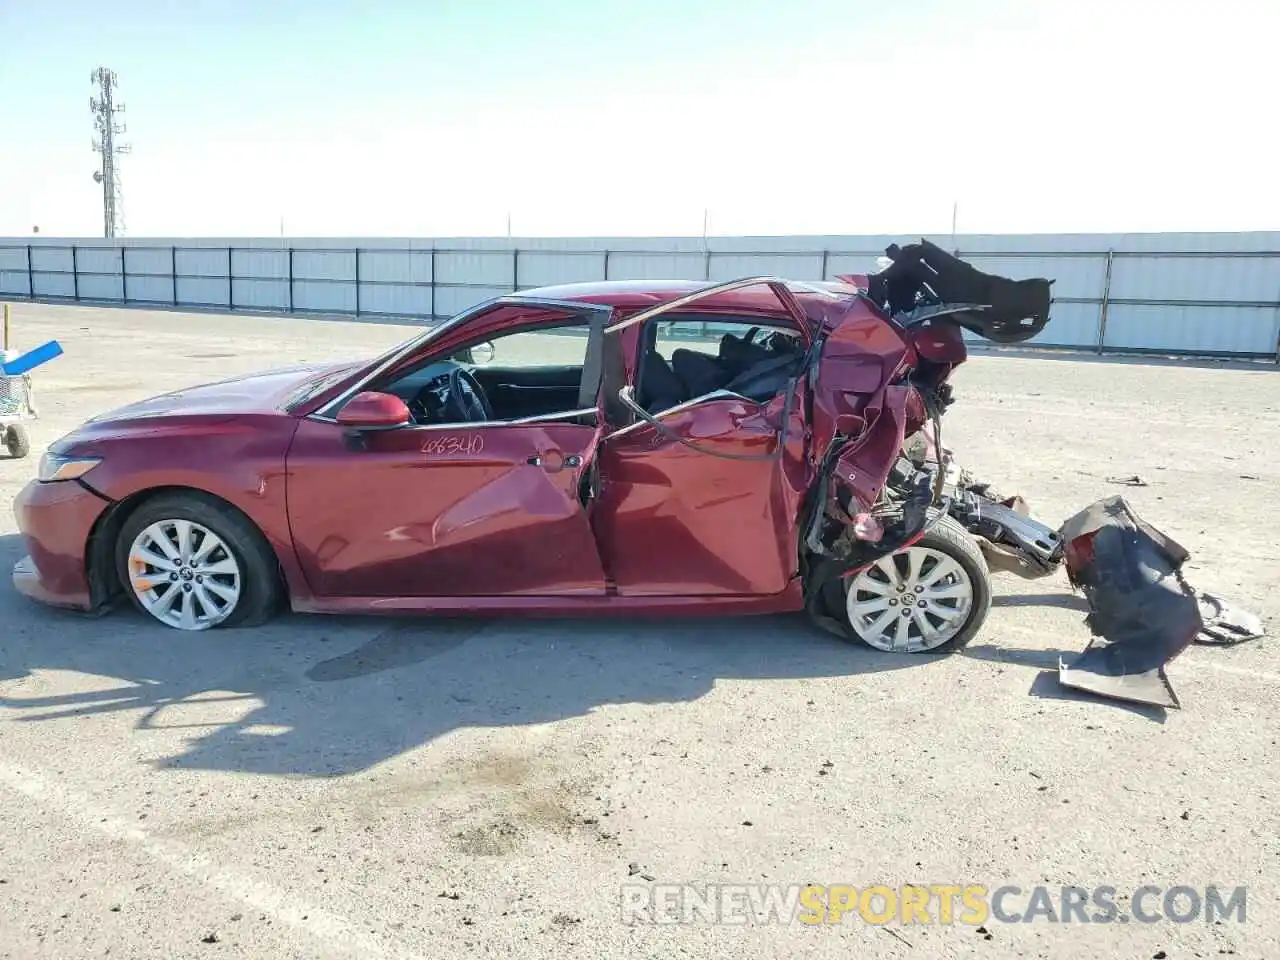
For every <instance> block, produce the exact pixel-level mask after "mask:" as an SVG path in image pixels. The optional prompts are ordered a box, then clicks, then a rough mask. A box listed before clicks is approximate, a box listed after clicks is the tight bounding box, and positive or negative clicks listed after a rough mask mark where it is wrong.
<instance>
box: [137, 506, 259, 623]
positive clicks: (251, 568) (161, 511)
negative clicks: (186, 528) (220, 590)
mask: <svg viewBox="0 0 1280 960" xmlns="http://www.w3.org/2000/svg"><path fill="white" fill-rule="evenodd" d="M165 520H190V521H192V522H194V523H198V524H200V525H201V526H203V527H206V528H208V529H209V530H211V531H212V532H213V533H215V534H217V535H218V537H220V538H221V539H222V542H223V543H225V544H226V545H227V547H228V549H229V550H230V551H231V553H232V554H234V556H235V560H236V562H237V563H238V564H239V566H240V570H241V583H242V587H241V591H240V598H239V600H238V601H237V602H236V608H235V610H233V611H232V612H231V613H230V614H229V615H228V616H227V618H226V619H225V620H223V621H222V622H221V623H218V624H217V625H216V626H215V627H214V628H213V629H225V628H228V627H253V626H258V625H260V624H263V623H266V622H267V621H268V620H270V619H271V618H272V617H273V616H274V615H275V614H276V612H277V611H278V610H279V609H280V606H281V603H282V601H283V599H284V588H283V584H282V581H281V577H280V568H279V564H278V563H277V561H276V557H275V554H274V552H273V551H272V550H271V546H270V545H269V544H268V543H267V540H266V538H265V537H264V536H263V535H262V533H261V531H259V530H258V528H257V527H256V526H254V525H253V523H252V521H250V520H249V519H248V518H247V517H246V516H245V515H244V514H242V513H241V512H240V511H239V510H237V509H235V508H234V507H232V506H230V505H229V504H227V503H224V502H223V501H221V500H217V499H215V498H213V497H210V496H207V495H204V494H200V493H196V492H194V491H193V492H190V493H164V494H158V495H157V496H155V497H152V498H151V499H149V500H146V501H144V502H143V503H142V504H141V505H140V506H139V507H138V508H137V509H136V510H134V511H133V513H131V514H130V515H129V516H128V518H127V519H126V520H125V521H124V524H123V525H122V526H121V528H120V536H119V537H118V538H117V540H116V549H115V559H116V572H117V576H119V578H120V584H121V586H122V587H123V588H124V592H125V593H126V594H128V596H129V599H130V600H131V601H132V603H133V605H134V606H135V607H136V608H137V609H138V610H140V611H141V612H143V613H144V614H146V615H147V617H148V619H151V620H155V618H154V617H152V616H151V614H150V613H148V612H147V610H146V608H145V607H144V606H143V605H142V603H141V602H140V601H139V600H138V597H137V596H136V595H135V594H134V592H133V590H132V589H131V588H130V586H129V583H130V580H129V550H130V548H131V547H132V545H133V541H134V540H135V539H136V538H137V536H138V534H140V533H141V532H142V531H143V530H145V529H146V528H147V527H149V526H151V525H152V524H153V523H159V522H161V521H165ZM155 622H160V621H155Z"/></svg>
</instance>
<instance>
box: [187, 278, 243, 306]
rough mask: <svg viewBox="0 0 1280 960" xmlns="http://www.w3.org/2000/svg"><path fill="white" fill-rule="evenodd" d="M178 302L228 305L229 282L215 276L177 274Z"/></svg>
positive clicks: (195, 304)
mask: <svg viewBox="0 0 1280 960" xmlns="http://www.w3.org/2000/svg"><path fill="white" fill-rule="evenodd" d="M178 302H179V303H184V304H189V305H191V306H193V307H226V306H230V305H231V284H230V282H229V281H227V280H219V279H217V278H201V277H183V276H179V277H178Z"/></svg>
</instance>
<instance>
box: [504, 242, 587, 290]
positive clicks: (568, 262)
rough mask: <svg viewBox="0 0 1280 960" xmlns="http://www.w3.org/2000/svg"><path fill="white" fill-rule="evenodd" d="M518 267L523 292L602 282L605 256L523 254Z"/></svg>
mask: <svg viewBox="0 0 1280 960" xmlns="http://www.w3.org/2000/svg"><path fill="white" fill-rule="evenodd" d="M517 267H518V273H519V281H520V288H521V289H524V288H526V287H549V286H552V285H554V284H558V283H575V282H577V281H579V280H603V279H604V254H603V253H558V252H554V251H548V252H544V251H526V250H521V251H520V262H519V264H517Z"/></svg>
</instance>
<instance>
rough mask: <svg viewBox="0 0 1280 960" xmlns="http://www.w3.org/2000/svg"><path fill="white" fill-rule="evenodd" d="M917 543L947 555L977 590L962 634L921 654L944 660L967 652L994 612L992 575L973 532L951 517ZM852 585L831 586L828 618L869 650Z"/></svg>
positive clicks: (840, 582)
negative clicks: (851, 605) (854, 612)
mask: <svg viewBox="0 0 1280 960" xmlns="http://www.w3.org/2000/svg"><path fill="white" fill-rule="evenodd" d="M917 543H918V545H919V546H922V547H927V548H928V549H930V550H936V551H938V552H939V553H942V554H946V555H947V556H948V557H950V558H951V559H952V560H954V561H955V562H956V563H958V564H959V565H960V567H961V568H962V569H963V570H964V572H965V573H966V574H967V575H968V578H969V582H970V585H971V588H972V590H973V605H972V606H971V607H970V610H969V615H968V617H967V618H966V619H965V623H964V626H963V627H962V628H961V629H960V632H959V633H957V634H956V635H955V636H954V637H952V638H951V639H950V640H948V641H947V642H946V643H943V644H940V645H939V646H936V647H933V648H932V649H929V650H924V651H919V653H923V654H925V655H933V656H942V655H945V654H949V653H955V652H956V651H958V650H963V649H964V648H965V647H966V646H968V644H969V641H971V640H972V639H973V638H974V637H975V636H977V634H978V631H979V630H981V629H982V625H983V623H985V622H986V619H987V613H988V612H989V611H990V610H991V572H990V570H989V569H988V567H987V561H986V558H984V557H983V555H982V551H981V550H980V549H979V547H978V544H977V542H976V541H975V540H974V539H973V537H971V536H969V531H967V530H966V529H965V528H964V527H963V526H961V525H960V524H959V523H958V522H957V521H956V520H953V519H952V518H951V517H942V518H941V519H940V520H938V521H937V522H936V523H935V524H934V525H933V526H932V527H931V528H930V529H929V532H928V533H926V534H925V535H924V536H923V537H922V538H921V539H920V540H919V541H918V542H917ZM852 582H853V578H849V579H847V580H838V581H836V582H835V583H830V584H827V586H826V588H825V590H824V591H823V596H822V599H823V601H824V603H825V605H826V608H827V614H828V615H829V616H831V617H833V618H834V619H835V620H836V621H837V622H839V623H840V624H841V625H842V626H844V628H845V635H846V636H847V637H848V638H849V640H851V641H852V642H855V643H859V644H863V645H867V646H869V644H866V641H864V640H863V639H862V638H861V637H859V636H858V634H857V633H856V632H855V631H854V629H853V628H852V626H850V623H849V615H848V609H847V606H846V600H847V597H848V591H849V588H850V585H851V584H852Z"/></svg>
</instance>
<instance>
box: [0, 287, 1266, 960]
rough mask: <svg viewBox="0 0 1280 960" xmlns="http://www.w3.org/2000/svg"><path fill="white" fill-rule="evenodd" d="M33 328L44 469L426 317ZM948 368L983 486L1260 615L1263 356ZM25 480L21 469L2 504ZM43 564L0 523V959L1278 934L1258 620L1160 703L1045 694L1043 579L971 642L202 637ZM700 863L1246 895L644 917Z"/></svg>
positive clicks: (1064, 635)
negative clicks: (86, 598)
mask: <svg viewBox="0 0 1280 960" xmlns="http://www.w3.org/2000/svg"><path fill="white" fill-rule="evenodd" d="M14 333H15V336H16V337H17V338H18V341H19V344H20V345H22V346H25V347H30V346H34V345H36V344H38V343H41V342H43V341H44V340H46V339H51V338H55V337H56V338H58V339H59V340H61V342H62V344H63V346H64V347H65V349H66V351H67V353H66V355H65V356H64V357H62V358H60V359H59V360H57V361H55V362H54V363H52V364H50V365H48V366H46V367H44V368H42V369H41V370H39V371H38V372H37V385H38V388H39V390H40V394H41V399H42V414H43V418H42V419H41V421H40V422H39V423H38V424H36V425H35V429H34V437H33V440H34V445H35V447H36V448H37V451H39V450H41V449H43V447H44V446H45V445H46V444H47V443H49V442H51V441H53V440H54V439H56V438H58V437H59V436H61V435H62V434H63V433H65V432H67V431H68V430H70V429H72V428H73V427H75V426H76V425H77V424H78V423H80V422H81V421H82V420H84V419H85V418H87V417H89V416H91V415H93V414H96V413H100V412H103V411H105V410H107V409H109V408H112V407H115V406H118V405H120V404H123V403H125V402H127V401H131V400H135V399H140V398H143V397H146V396H149V395H152V394H155V393H159V392H162V391H167V390H170V389H174V388H177V387H180V386H183V385H186V384H193V383H198V382H201V381H207V380H211V379H219V378H223V377H226V376H229V375H232V374H235V373H239V372H247V371H251V370H254V369H259V368H264V367H272V366H280V365H284V364H290V363H293V362H300V361H310V360H317V359H326V358H331V357H356V356H362V355H372V354H374V353H376V352H378V351H380V350H382V349H383V348H384V347H386V346H388V345H390V344H392V343H395V342H397V341H399V340H402V339H404V338H405V337H407V336H408V335H410V334H411V333H412V330H411V329H409V328H407V327H395V326H391V325H377V324H368V323H354V322H336V321H318V320H302V319H282V318H253V317H248V316H231V317H227V316H219V315H213V314H209V315H196V314H175V313H166V312H143V311H125V310H115V309H92V308H76V307H69V306H68V307H54V306H33V305H29V304H17V305H15V307H14ZM956 388H957V394H958V397H959V400H958V402H957V403H956V405H955V406H954V407H953V408H952V411H951V412H950V413H949V414H948V416H947V422H946V425H945V436H944V440H945V442H947V444H948V445H949V446H951V447H953V448H954V449H955V450H956V451H957V452H958V453H959V454H960V455H961V457H962V458H963V459H964V460H965V461H966V462H967V463H968V464H969V465H970V466H971V467H972V468H973V469H975V471H977V472H979V473H981V474H982V475H984V476H985V477H987V478H990V479H991V480H993V481H995V482H996V483H997V484H998V485H999V486H1000V487H1001V488H1003V489H1005V490H1008V491H1010V492H1020V493H1022V494H1023V495H1024V496H1026V497H1027V498H1028V499H1029V500H1030V502H1031V503H1032V506H1033V508H1034V509H1035V511H1036V512H1037V513H1038V514H1039V515H1040V516H1041V517H1042V518H1043V519H1045V520H1046V521H1049V522H1052V523H1057V522H1059V521H1060V520H1061V519H1063V518H1065V517H1066V516H1067V515H1069V514H1070V513H1072V512H1074V511H1075V510H1076V509H1078V508H1080V507H1082V506H1084V505H1085V504H1087V503H1090V502H1092V501H1093V500H1095V499H1097V498H1099V497H1102V496H1106V495H1109V494H1112V493H1116V492H1123V493H1124V494H1125V495H1126V496H1127V497H1128V498H1129V499H1130V502H1131V503H1133V504H1134V505H1135V506H1136V507H1137V509H1138V510H1139V511H1140V512H1141V513H1142V515H1143V516H1144V517H1145V518H1146V519H1147V520H1149V521H1150V522H1152V523H1154V524H1155V525H1156V526H1158V527H1160V528H1162V529H1163V530H1165V532H1167V533H1168V534H1170V535H1171V536H1173V537H1174V538H1175V539H1177V540H1178V541H1180V542H1181V543H1183V544H1184V545H1185V546H1187V547H1188V548H1189V549H1190V550H1191V552H1192V554H1193V557H1192V560H1191V564H1190V568H1189V570H1188V576H1189V578H1190V579H1191V581H1192V582H1193V583H1194V584H1195V585H1196V586H1198V587H1200V588H1202V589H1211V590H1216V591H1218V592H1220V593H1223V594H1225V595H1227V596H1228V597H1231V598H1233V599H1236V600H1238V601H1239V602H1240V603H1241V604H1243V605H1245V606H1248V607H1251V608H1252V609H1254V610H1255V611H1257V612H1259V613H1261V614H1262V615H1263V616H1264V617H1265V618H1266V619H1267V620H1268V623H1269V626H1270V627H1271V629H1272V631H1273V632H1274V630H1275V627H1276V624H1277V623H1278V622H1280V590H1278V589H1277V588H1278V586H1280V576H1278V573H1280V563H1278V562H1277V558H1278V557H1280V547H1277V526H1278V523H1280V521H1278V519H1277V514H1278V513H1280V480H1277V478H1278V477H1280V371H1277V370H1276V369H1275V368H1274V367H1267V366H1259V367H1244V366H1235V367H1232V366H1230V365H1221V364H1201V365H1196V364H1191V363H1187V364H1161V363H1156V362H1151V363H1139V362H1133V363H1130V362H1100V361H1094V360H1089V359H1080V358H1076V359H1065V358H1051V357H1027V356H1025V355H1023V356H1013V355H979V356H975V358H974V359H973V360H972V361H971V362H970V363H969V364H967V365H966V367H965V368H964V369H963V370H962V371H961V372H960V373H959V375H958V378H957V384H956ZM35 468H36V460H35V455H33V457H32V459H30V460H27V461H23V462H11V461H5V460H3V459H0V501H3V502H4V503H5V504H7V503H9V502H10V501H11V499H12V497H13V496H14V495H15V494H16V493H17V492H18V490H19V489H20V488H21V487H22V485H23V484H25V483H26V482H27V480H28V479H29V478H30V477H31V476H32V475H33V473H34V471H35ZM1132 474H1138V475H1140V476H1141V477H1143V478H1144V479H1145V480H1147V481H1148V483H1149V485H1148V486H1144V487H1133V488H1130V487H1121V486H1118V485H1116V484H1115V483H1113V482H1110V481H1109V480H1108V479H1107V478H1108V477H1112V476H1117V475H1126V476H1127V475H1132ZM23 552H24V550H23V547H22V544H21V543H20V541H19V538H18V537H17V536H16V533H15V527H14V522H13V519H12V516H11V515H10V513H9V511H8V510H7V509H5V510H3V511H0V564H2V565H3V568H4V571H5V577H4V580H3V581H2V582H0V957H5V958H13V960H36V958H57V960H73V958H80V957H104V956H109V957H111V958H112V960H118V958H135V957H136V958H155V960H174V958H186V957H222V958H232V957H236V958H240V957H254V958H261V957H267V958H275V957H298V958H326V960H327V958H339V957H341V958H351V957H360V958H364V957H369V958H440V957H462V956H471V955H485V956H494V957H504V958H507V957H549V958H551V957H553V958H564V960H569V958H579V957H580V958H592V960H600V958H616V957H654V958H663V960H670V958H676V957H691V958H704V957H733V958H735V960H750V958H775V957H799V956H806V957H831V958H836V957H840V958H846V957H859V958H864V957H866V958H882V957H883V958H899V957H921V958H925V957H927V958H945V957H970V956H974V957H986V958H1003V957H1051V958H1097V957H1123V958H1139V960H1141V958H1158V957H1167V958H1170V960H1174V958H1176V960H1182V958H1191V957H1203V958H1209V957H1220V956H1228V955H1229V956H1233V957H1241V958H1246V957H1248V958H1274V957H1276V956H1280V903H1278V902H1277V891H1278V889H1280V886H1278V885H1280V839H1278V836H1277V828H1278V826H1280V823H1278V819H1280V818H1278V817H1277V801H1280V784H1277V779H1276V770H1277V759H1280V752H1278V751H1277V746H1276V740H1277V737H1278V736H1280V731H1278V729H1277V717H1280V653H1277V650H1278V647H1277V644H1276V641H1275V640H1273V639H1266V640H1262V641H1260V642H1257V643H1253V644H1246V645H1242V646H1239V647H1235V648H1231V649H1216V648H1206V647H1193V648H1192V649H1190V650H1189V651H1188V652H1187V653H1186V654H1185V655H1184V656H1183V657H1182V658H1180V659H1179V660H1178V661H1177V662H1175V663H1174V664H1173V666H1172V667H1171V669H1170V676H1171V678H1172V682H1173V684H1174V686H1175V688H1176V689H1177V691H1178V693H1179V695H1180V697H1181V698H1182V702H1183V706H1184V709H1183V710H1182V711H1181V712H1177V711H1173V712H1169V713H1168V714H1165V713H1163V712H1161V711H1154V710H1145V709H1137V708H1129V707H1126V706H1122V705H1115V704H1110V703H1106V702H1102V701H1098V700H1093V699H1088V698H1085V697H1083V696H1081V697H1076V696H1071V695H1067V694H1066V693H1065V692H1064V691H1063V690H1062V689H1061V688H1059V686H1058V685H1057V682H1056V675H1055V673H1054V670H1055V668H1056V665H1057V663H1058V658H1059V656H1060V655H1063V654H1070V653H1074V652H1076V651H1078V650H1081V649H1083V647H1084V645H1085V643H1086V641H1087V639H1088V631H1087V629H1086V628H1085V626H1084V623H1083V614H1082V612H1081V609H1082V601H1081V600H1080V599H1079V598H1078V597H1075V596H1073V595H1072V594H1071V592H1070V589H1069V587H1068V585H1067V583H1066V581H1065V577H1061V576H1059V577H1056V578H1053V579H1050V580H1048V581H1041V582H1037V583H1034V584H1029V583H1026V582H1023V581H1019V580H1015V579H1006V578H1000V579H999V580H998V581H997V591H998V595H997V598H996V601H995V603H996V606H995V608H994V609H993V610H992V613H991V616H990V619H989V620H988V622H987V625H986V628H985V630H984V633H983V634H982V635H981V636H980V637H979V638H978V639H977V640H975V641H974V643H973V645H972V646H971V648H970V649H969V650H968V651H967V652H966V653H965V654H964V655H961V656H955V657H951V658H945V659H934V658H919V657H897V656H890V655H881V654H877V653H874V652H873V651H871V650H869V649H864V648H859V647H855V646H851V645H847V644H843V643H841V642H839V641H838V640H836V639H834V638H832V637H829V636H827V635H825V634H823V633H821V632H819V631H817V630H815V629H814V628H812V627H811V626H809V625H808V623H807V622H806V621H805V620H804V619H802V618H800V617H768V618H760V619H750V618H748V619H739V620H713V621H709V622H699V621H689V620H677V621H666V622H643V621H633V620H624V621H614V622H605V621H595V622H560V621H548V622H528V621H523V620H519V619H507V620H490V621H434V622H433V621H430V620H418V621H412V620H374V619H357V618H351V619H346V618H342V619H330V618H319V617H313V618H307V617H300V616H287V617H282V618H281V619H279V620H277V621H275V622H273V623H271V624H270V625H268V626H267V627H265V628H261V629H258V630H246V631H226V632H215V633H211V634H194V635H185V634H182V633H179V632H177V631H171V630H167V629H165V628H162V627H160V626H156V625H152V624H151V623H150V622H148V621H146V620H144V619H143V618H142V617H141V616H139V615H136V614H134V613H132V612H127V611H121V612H117V613H115V614H113V615H111V616H109V617H107V618H104V619H100V620H88V619H83V618H79V617H76V616H73V615H69V614H64V613H59V612H54V611H50V610H45V609H42V608H39V607H37V606H34V605H32V604H30V603H28V602H26V601H24V600H23V599H21V598H20V597H19V596H17V595H16V594H15V593H14V592H13V590H12V589H11V588H10V587H9V585H8V582H7V571H8V569H9V567H10V566H11V565H12V563H13V562H14V561H16V560H17V559H18V558H19V557H20V556H22V554H23ZM707 882H712V883H722V884H744V885H759V884H778V885H782V886H787V885H804V884H831V885H834V884H848V885H852V886H853V887H855V888H864V887H867V886H870V885H875V884H885V885H888V886H889V887H893V888H896V887H900V886H901V885H904V884H911V883H920V884H960V885H964V884H981V885H984V886H986V887H988V888H989V889H992V890H994V888H996V887H999V886H1001V885H1005V884H1009V885H1016V886H1019V887H1021V888H1023V890H1024V891H1025V892H1026V893H1027V894H1029V893H1030V891H1031V889H1032V888H1033V887H1035V886H1036V885H1047V886H1049V887H1051V888H1052V889H1053V890H1054V891H1059V890H1060V888H1061V887H1062V886H1064V885H1078V886H1081V887H1085V888H1089V889H1092V888H1094V887H1097V886H1101V885H1110V886H1113V887H1115V888H1116V889H1117V894H1116V900H1117V903H1118V906H1119V907H1120V911H1121V914H1122V915H1125V916H1127V915H1128V904H1129V901H1128V899H1127V895H1128V894H1130V893H1132V892H1133V891H1135V890H1136V889H1137V888H1139V887H1141V886H1142V885H1144V884H1152V885H1156V886H1159V887H1162V888H1163V887H1172V886H1178V885H1185V886H1190V887H1195V888H1199V889H1201V890H1203V889H1204V887H1206V886H1207V885H1211V884H1216V885H1219V886H1220V887H1223V888H1232V887H1235V886H1244V887H1247V888H1248V890H1247V914H1246V919H1245V922H1244V923H1239V922H1235V920H1233V919H1228V920H1226V921H1224V922H1221V923H1213V922H1206V921H1205V920H1204V919H1196V920H1194V921H1193V922H1189V923H1175V922H1172V921H1170V920H1162V921H1160V922H1155V923H1144V922H1138V921H1137V920H1134V921H1133V922H1128V923H1124V922H1114V923H1109V924H1099V923H1091V924H1083V923H1080V922H1078V920H1077V921H1076V922H1073V923H1071V924H1069V925H1066V924H1053V923H1049V922H1046V921H1044V920H1039V921H1037V922H1034V923H1015V924H1010V923H1003V922H1000V921H998V920H996V919H988V920H987V921H986V922H985V923H983V924H981V927H980V928H979V926H978V925H977V924H966V923H959V922H957V923H953V924H949V925H948V924H942V923H939V922H937V921H938V919H939V918H938V914H937V911H936V910H933V912H932V919H933V920H934V922H933V923H932V924H923V923H915V924H910V925H905V926H904V925H900V924H894V925H892V926H890V927H888V928H883V927H877V926H875V925H872V924H870V923H867V922H864V921H863V920H862V919H859V918H858V917H857V916H856V915H855V916H849V917H847V918H846V919H845V921H844V922H843V923H840V924H818V925H813V926H810V925H806V924H803V923H788V924H784V923H766V924H754V923H753V924H748V925H734V924H731V923H723V924H713V923H710V922H707V921H706V919H705V915H703V916H699V917H697V918H695V919H694V921H693V922H690V923H680V924H671V925H652V924H643V923H634V922H624V920H623V914H622V904H623V903H624V898H625V897H627V896H646V895H647V894H645V893H644V892H643V891H644V890H645V889H649V890H652V889H657V888H658V886H659V885H662V884H668V883H693V884H702V883H707ZM626 884H633V885H636V884H638V885H640V887H638V888H634V889H639V890H641V891H642V892H641V893H639V894H634V893H628V892H627V891H624V889H623V886H624V885H626ZM753 889H754V887H753ZM784 892H785V891H784ZM1162 903H1163V900H1162V898H1161V897H1159V896H1157V897H1154V898H1149V899H1148V900H1147V902H1146V904H1145V906H1146V910H1147V911H1148V912H1150V911H1152V910H1156V911H1159V910H1161V909H1162ZM1185 903H1186V901H1185V900H1184V901H1183V904H1184V906H1185ZM1025 908H1026V900H1025V898H1024V899H1023V900H1022V901H1019V900H1018V899H1017V898H1010V899H1009V900H1008V901H1007V902H1006V903H1005V904H1004V909H1005V910H1006V912H1007V911H1019V912H1020V911H1022V910H1024V909H1025ZM1090 912H1091V913H1093V912H1094V911H1090Z"/></svg>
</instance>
